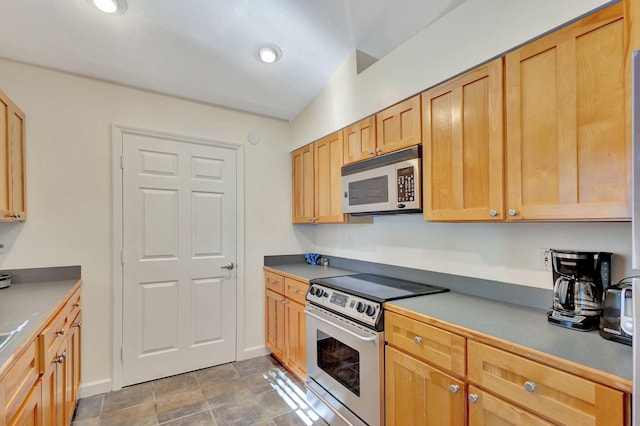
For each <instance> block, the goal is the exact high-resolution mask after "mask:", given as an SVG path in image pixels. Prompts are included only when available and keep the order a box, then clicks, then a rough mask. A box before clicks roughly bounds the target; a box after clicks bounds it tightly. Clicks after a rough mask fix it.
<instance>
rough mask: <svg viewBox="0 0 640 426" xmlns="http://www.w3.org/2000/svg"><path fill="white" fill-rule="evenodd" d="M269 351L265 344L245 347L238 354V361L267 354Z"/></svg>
mask: <svg viewBox="0 0 640 426" xmlns="http://www.w3.org/2000/svg"><path fill="white" fill-rule="evenodd" d="M270 353H271V352H270V351H269V350H268V349H267V348H266V346H264V345H261V346H254V347H252V348H246V349H245V350H244V352H242V353H240V354H238V361H243V360H245V359H251V358H257V357H259V356H265V355H269V354H270Z"/></svg>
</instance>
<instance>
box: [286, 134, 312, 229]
mask: <svg viewBox="0 0 640 426" xmlns="http://www.w3.org/2000/svg"><path fill="white" fill-rule="evenodd" d="M313 153H314V150H313V145H312V144H309V145H305V146H303V147H302V148H299V149H297V150H295V151H293V152H292V153H291V174H292V182H293V194H292V201H293V212H292V223H313V222H314V214H315V206H314V204H315V190H314V182H313V179H314V176H313V175H314V171H313V167H314V161H313Z"/></svg>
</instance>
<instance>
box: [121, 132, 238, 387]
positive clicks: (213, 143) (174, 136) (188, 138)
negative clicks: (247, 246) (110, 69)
mask: <svg viewBox="0 0 640 426" xmlns="http://www.w3.org/2000/svg"><path fill="white" fill-rule="evenodd" d="M125 134H134V135H142V136H151V137H156V138H165V139H171V140H174V141H177V142H185V143H197V144H202V145H209V146H217V147H222V148H231V149H235V150H236V152H237V157H236V158H237V168H236V173H237V175H236V179H237V197H236V200H237V206H236V209H237V210H236V211H237V234H236V235H237V247H236V250H237V253H236V263H237V267H236V278H237V284H236V305H237V306H236V358H237V360H242V358H241V357H242V355H243V354H244V347H243V346H242V342H244V306H245V304H244V288H245V286H244V282H245V263H244V252H245V250H244V146H242V145H239V144H232V143H227V142H219V141H215V140H211V139H203V138H196V137H191V136H184V135H177V134H172V133H166V132H159V131H155V130H146V129H138V128H133V127H126V126H120V125H116V124H112V125H111V142H112V203H113V222H112V237H113V240H112V259H111V263H112V274H113V363H112V373H111V390H118V389H121V388H122V352H121V348H122V338H123V336H122V328H123V326H124V325H123V324H122V293H123V288H122V287H123V282H122V274H123V268H122V266H123V265H122V230H123V220H122V219H123V218H122V184H123V182H122V141H123V138H124V135H125Z"/></svg>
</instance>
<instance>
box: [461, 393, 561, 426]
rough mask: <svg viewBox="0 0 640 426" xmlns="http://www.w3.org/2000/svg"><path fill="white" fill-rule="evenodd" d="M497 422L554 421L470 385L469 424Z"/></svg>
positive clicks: (536, 424) (536, 425)
mask: <svg viewBox="0 0 640 426" xmlns="http://www.w3.org/2000/svg"><path fill="white" fill-rule="evenodd" d="M497 424H499V425H514V426H515V425H526V426H552V424H553V423H549V422H547V421H545V420H542V419H541V418H539V417H536V416H534V415H533V414H531V413H528V412H527V411H525V410H523V409H521V408H518V407H516V406H515V405H511V404H509V403H508V402H505V401H503V400H501V399H500V398H496V397H495V396H493V395H491V394H490V393H488V392H483V391H482V390H481V389H478V388H476V387H474V386H469V425H472V426H485V425H486V426H490V425H497Z"/></svg>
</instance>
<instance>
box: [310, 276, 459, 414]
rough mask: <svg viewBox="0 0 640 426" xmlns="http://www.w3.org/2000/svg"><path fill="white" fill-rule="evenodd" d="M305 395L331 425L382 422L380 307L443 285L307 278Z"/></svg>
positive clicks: (381, 278)
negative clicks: (308, 284) (308, 280)
mask: <svg viewBox="0 0 640 426" xmlns="http://www.w3.org/2000/svg"><path fill="white" fill-rule="evenodd" d="M310 284H311V285H310V286H309V290H308V291H307V295H306V300H307V306H306V309H305V314H306V320H307V321H306V322H307V326H306V327H307V383H306V388H307V399H308V400H309V402H310V403H311V404H312V406H313V408H314V409H315V410H316V411H318V412H319V413H320V415H321V416H322V417H323V418H324V419H325V420H326V421H327V422H328V423H329V424H331V425H332V426H335V425H369V426H378V425H381V424H383V423H384V421H383V419H384V309H383V305H382V304H383V303H384V302H387V301H390V300H397V299H404V298H407V297H414V296H422V295H426V294H433V293H441V292H445V291H449V290H448V289H445V288H441V287H435V286H431V285H426V284H420V283H415V282H411V281H405V280H398V279H395V278H389V277H384V276H380V275H372V274H356V275H345V276H339V277H332V278H319V279H313V280H311V281H310Z"/></svg>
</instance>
